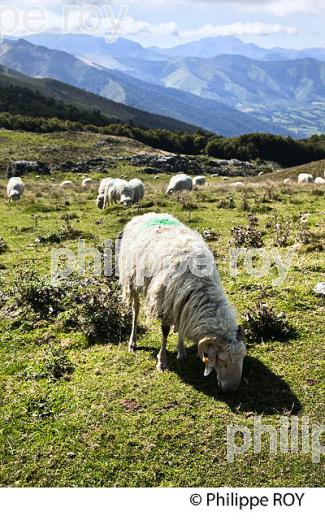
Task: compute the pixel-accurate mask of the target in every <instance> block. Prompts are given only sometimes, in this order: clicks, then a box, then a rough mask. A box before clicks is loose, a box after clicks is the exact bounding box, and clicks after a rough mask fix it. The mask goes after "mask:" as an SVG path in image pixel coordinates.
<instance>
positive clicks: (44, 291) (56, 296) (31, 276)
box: [11, 268, 66, 319]
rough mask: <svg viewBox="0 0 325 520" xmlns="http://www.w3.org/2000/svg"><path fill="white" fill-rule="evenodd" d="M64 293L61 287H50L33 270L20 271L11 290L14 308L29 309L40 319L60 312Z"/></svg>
mask: <svg viewBox="0 0 325 520" xmlns="http://www.w3.org/2000/svg"><path fill="white" fill-rule="evenodd" d="M65 293H66V288H65V287H64V286H63V285H61V286H60V285H58V286H56V285H55V286H54V285H52V284H51V282H50V281H49V280H48V279H47V278H45V277H42V276H41V275H40V274H39V273H37V271H36V270H35V269H34V268H26V269H23V270H20V271H19V273H18V276H17V277H16V279H15V280H14V283H13V286H12V289H11V296H12V297H13V299H14V306H15V307H16V308H17V307H18V308H19V307H29V308H30V309H31V310H32V311H34V312H35V313H37V314H39V316H40V317H41V318H42V319H47V318H50V317H54V316H56V315H57V314H58V313H59V312H60V311H61V310H62V299H63V296H64V295H65Z"/></svg>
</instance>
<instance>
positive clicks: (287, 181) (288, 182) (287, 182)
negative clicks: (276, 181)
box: [283, 179, 291, 184]
mask: <svg viewBox="0 0 325 520" xmlns="http://www.w3.org/2000/svg"><path fill="white" fill-rule="evenodd" d="M290 183H291V179H284V181H283V184H290Z"/></svg>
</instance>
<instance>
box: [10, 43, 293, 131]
mask: <svg viewBox="0 0 325 520" xmlns="http://www.w3.org/2000/svg"><path fill="white" fill-rule="evenodd" d="M73 40H74V41H75V39H74V38H73ZM122 43H123V44H125V42H122ZM120 44H121V42H120V43H119V45H120ZM75 45H76V44H75ZM106 45H107V44H106ZM125 45H126V44H125ZM133 47H134V49H138V45H137V44H135V45H133ZM140 47H141V46H140ZM80 49H81V50H82V49H83V46H82V45H80ZM138 52H140V51H139V49H138ZM150 52H151V51H150ZM140 54H141V52H140ZM114 59H115V58H114ZM119 59H121V58H119ZM140 61H141V62H144V61H145V60H142V59H141V60H140V59H139V62H140ZM149 63H154V62H152V61H150V62H149ZM0 64H2V65H4V66H6V67H9V68H11V69H14V70H16V71H19V72H21V73H23V74H26V75H29V76H32V77H35V78H52V79H56V80H58V81H61V82H64V83H67V84H69V85H73V86H75V87H78V88H80V89H84V90H86V91H88V92H92V93H94V94H97V95H99V96H101V97H104V98H107V99H110V100H113V101H115V102H117V103H122V104H123V105H128V106H131V107H134V108H137V109H140V110H143V111H146V112H150V113H155V114H159V115H162V116H165V117H168V118H173V119H177V120H180V121H184V122H186V123H188V124H189V125H195V126H197V127H201V128H204V129H207V130H210V131H213V132H216V133H220V134H223V135H225V136H231V135H239V134H242V133H251V132H271V133H276V134H285V133H286V130H285V129H284V128H283V127H281V126H280V125H276V124H273V123H271V122H269V121H266V122H264V121H261V120H259V119H258V118H255V117H254V116H252V115H250V114H245V113H244V112H241V111H240V110H237V109H235V108H234V107H233V106H231V104H225V103H221V102H220V101H218V100H215V99H207V98H204V97H200V96H196V95H194V94H192V93H190V92H184V91H182V90H180V89H176V88H169V87H166V86H164V85H161V84H160V85H159V84H155V83H154V82H152V83H149V82H145V81H143V80H142V79H139V78H136V77H132V76H131V75H130V74H129V73H128V74H126V73H124V72H121V71H120V70H112V69H108V68H106V67H104V66H102V65H98V64H94V63H93V62H90V61H89V60H87V59H85V58H84V57H83V58H82V59H80V58H78V57H76V56H74V55H72V54H69V53H67V52H63V51H58V50H54V49H49V48H47V47H44V46H36V45H34V44H31V43H29V42H27V41H25V40H5V41H4V42H3V43H2V44H0ZM89 108H91V106H90V107H89Z"/></svg>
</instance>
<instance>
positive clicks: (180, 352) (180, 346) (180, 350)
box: [176, 338, 187, 361]
mask: <svg viewBox="0 0 325 520" xmlns="http://www.w3.org/2000/svg"><path fill="white" fill-rule="evenodd" d="M176 349H177V359H178V360H179V361H184V360H185V359H186V358H187V353H186V350H185V346H184V340H183V338H178V343H177V347H176Z"/></svg>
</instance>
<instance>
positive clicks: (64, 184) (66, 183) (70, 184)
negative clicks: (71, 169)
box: [60, 181, 74, 188]
mask: <svg viewBox="0 0 325 520" xmlns="http://www.w3.org/2000/svg"><path fill="white" fill-rule="evenodd" d="M73 186H74V184H73V182H72V181H63V182H61V184H60V187H61V188H72V187H73Z"/></svg>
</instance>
